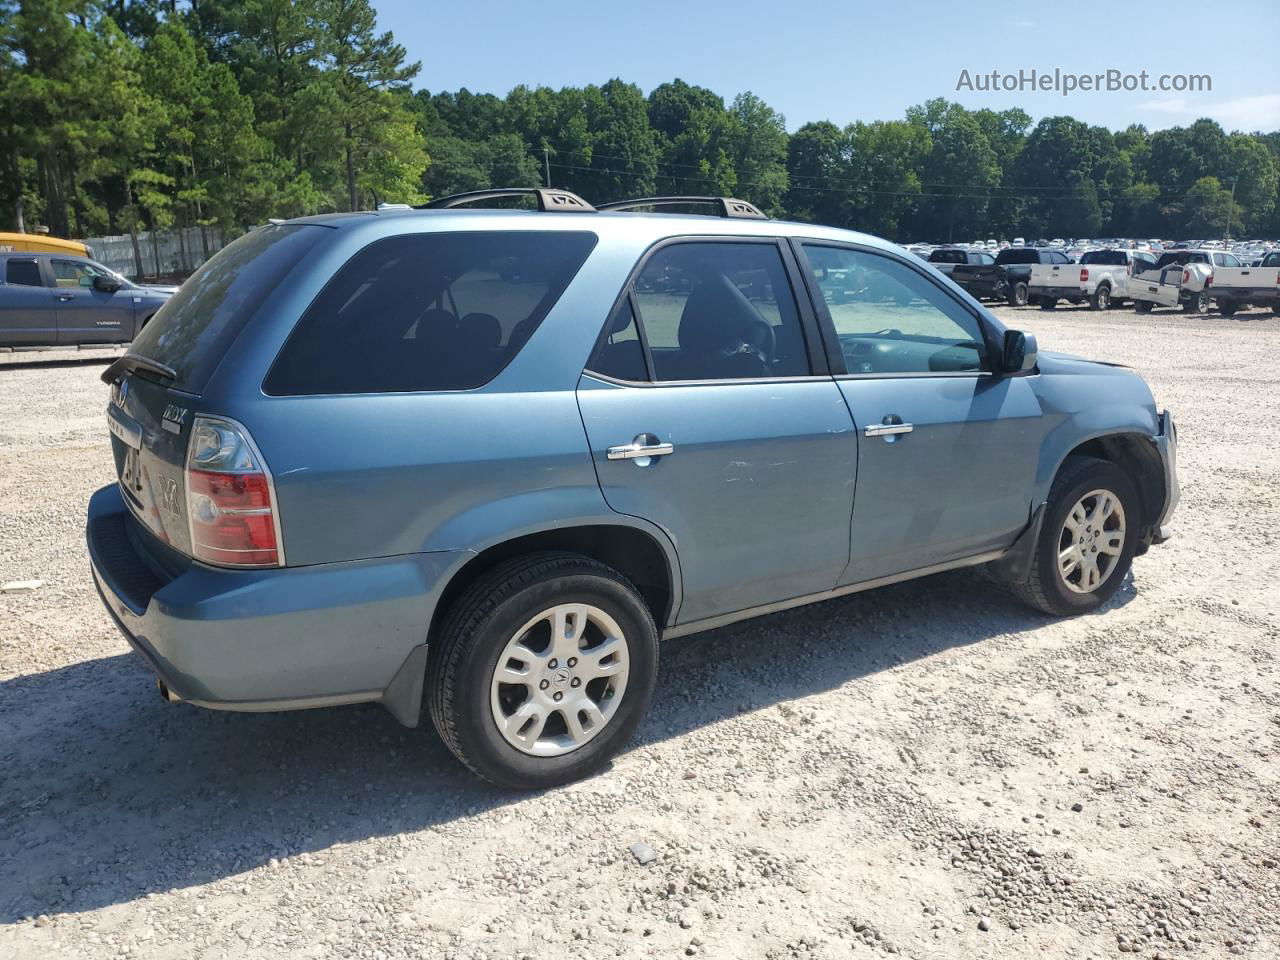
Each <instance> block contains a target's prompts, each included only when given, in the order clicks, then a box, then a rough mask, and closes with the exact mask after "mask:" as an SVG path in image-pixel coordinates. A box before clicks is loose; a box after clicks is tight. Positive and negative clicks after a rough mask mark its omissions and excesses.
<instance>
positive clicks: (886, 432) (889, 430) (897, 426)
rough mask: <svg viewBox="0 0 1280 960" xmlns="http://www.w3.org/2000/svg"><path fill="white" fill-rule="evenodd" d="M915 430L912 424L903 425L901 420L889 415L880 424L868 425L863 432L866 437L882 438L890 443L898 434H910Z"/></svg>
mask: <svg viewBox="0 0 1280 960" xmlns="http://www.w3.org/2000/svg"><path fill="white" fill-rule="evenodd" d="M914 429H915V425H914V424H910V423H903V422H902V418H901V417H899V416H896V415H890V416H887V417H885V418H884V420H883V421H881V422H880V423H869V424H867V429H866V431H865V433H866V435H867V436H868V437H884V438H885V439H886V440H888V441H889V442H890V443H892V442H893V438H894V437H896V436H897V435H898V434H900V433H910V432H911V431H912V430H914Z"/></svg>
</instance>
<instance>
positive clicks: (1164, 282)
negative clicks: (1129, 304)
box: [1130, 250, 1280, 316]
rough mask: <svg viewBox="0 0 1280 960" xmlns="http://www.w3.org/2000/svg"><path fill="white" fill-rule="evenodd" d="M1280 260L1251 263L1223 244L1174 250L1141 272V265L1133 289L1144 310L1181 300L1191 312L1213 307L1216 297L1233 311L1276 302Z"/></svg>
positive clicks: (1278, 299) (1226, 311) (1137, 306)
mask: <svg viewBox="0 0 1280 960" xmlns="http://www.w3.org/2000/svg"><path fill="white" fill-rule="evenodd" d="M1277 286H1280V265H1277V266H1273V267H1266V266H1263V267H1247V266H1245V265H1244V264H1243V263H1241V262H1240V259H1239V258H1238V257H1236V256H1235V255H1233V254H1230V253H1226V252H1224V251H1222V250H1170V251H1169V252H1167V253H1165V254H1162V255H1161V257H1160V259H1159V260H1158V261H1157V262H1156V265H1155V266H1154V267H1152V268H1150V269H1145V270H1143V271H1142V273H1141V275H1139V273H1138V271H1137V270H1136V269H1135V271H1134V276H1133V278H1132V282H1131V283H1130V289H1131V290H1132V296H1133V306H1134V309H1135V310H1137V311H1138V312H1139V313H1149V312H1150V311H1151V308H1152V307H1155V306H1165V307H1176V306H1181V307H1182V309H1183V310H1184V311H1186V312H1187V313H1208V312H1209V306H1210V304H1211V303H1212V301H1213V300H1217V301H1218V307H1219V309H1220V310H1221V311H1222V312H1223V313H1224V314H1225V315H1227V316H1231V314H1233V313H1235V312H1236V311H1237V310H1238V309H1240V307H1242V306H1245V305H1247V304H1251V303H1256V304H1259V305H1273V306H1274V305H1276V304H1277V303H1278V302H1280V297H1278V296H1277V293H1276V289H1277Z"/></svg>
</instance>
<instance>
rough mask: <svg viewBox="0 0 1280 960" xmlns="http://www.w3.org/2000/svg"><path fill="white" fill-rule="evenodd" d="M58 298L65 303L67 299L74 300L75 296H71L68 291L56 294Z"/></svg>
mask: <svg viewBox="0 0 1280 960" xmlns="http://www.w3.org/2000/svg"><path fill="white" fill-rule="evenodd" d="M58 299H59V300H61V301H62V302H63V303H66V302H67V301H68V300H74V299H75V297H73V296H72V295H71V294H69V293H60V294H58Z"/></svg>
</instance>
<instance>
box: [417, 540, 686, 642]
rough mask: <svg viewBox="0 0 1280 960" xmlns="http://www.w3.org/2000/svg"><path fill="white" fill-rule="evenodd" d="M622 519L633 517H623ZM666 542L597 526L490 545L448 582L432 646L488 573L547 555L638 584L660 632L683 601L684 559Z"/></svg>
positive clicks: (438, 608)
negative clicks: (594, 565)
mask: <svg viewBox="0 0 1280 960" xmlns="http://www.w3.org/2000/svg"><path fill="white" fill-rule="evenodd" d="M623 519H629V518H624V517H622V516H619V521H621V520H623ZM665 539H666V538H665V537H662V535H661V534H658V533H654V532H652V531H649V530H647V529H644V528H642V527H640V526H639V525H637V524H630V523H624V522H593V523H582V524H576V525H573V526H562V527H547V528H545V529H540V530H534V531H528V532H524V533H521V534H519V535H518V536H512V537H509V538H506V539H502V540H499V541H496V542H494V543H491V544H489V545H488V546H486V547H484V548H483V549H481V550H479V551H478V552H477V553H476V554H475V555H474V556H473V557H471V559H469V560H468V561H467V562H466V563H464V564H462V566H461V567H459V568H458V569H457V570H456V571H454V573H453V575H452V576H451V577H450V578H449V581H448V583H447V584H446V585H445V587H444V590H443V591H442V592H441V594H440V599H439V600H438V601H437V603H436V606H435V610H434V611H433V613H432V616H431V624H430V627H429V629H428V633H427V642H428V644H429V643H430V642H431V638H432V637H433V636H435V634H436V632H437V630H438V629H439V627H440V625H441V623H442V622H443V620H444V617H445V616H446V615H447V613H448V610H449V608H450V607H451V606H453V604H454V602H455V601H456V600H457V599H458V597H460V596H461V595H462V594H463V592H464V591H466V589H467V588H468V587H470V586H471V585H472V584H473V583H475V582H476V581H477V580H479V579H480V578H481V577H483V576H484V575H485V574H486V573H488V572H489V571H490V570H492V569H493V568H494V567H496V566H497V565H498V564H500V563H504V562H506V561H508V560H511V559H513V558H515V557H519V556H525V555H528V554H532V553H547V552H564V553H576V554H581V555H582V556H585V557H589V558H591V559H592V560H596V561H598V562H600V563H603V564H605V565H606V566H609V567H612V568H613V569H615V570H617V571H618V572H619V573H621V574H622V575H623V576H624V577H626V578H627V579H628V580H630V581H631V582H632V583H633V584H634V585H635V587H636V589H637V590H638V591H639V592H640V596H641V597H642V599H643V600H644V602H645V604H646V605H647V606H648V607H649V610H650V612H651V613H652V614H653V619H654V622H655V623H656V624H657V625H658V629H659V631H661V630H662V629H663V628H664V627H666V626H667V625H669V624H670V623H671V622H672V620H673V619H674V617H675V612H676V611H677V610H678V609H679V608H680V599H681V594H680V568H679V560H678V558H677V557H676V554H675V550H674V549H673V548H672V547H671V544H670V541H666V542H665V543H664V542H663V541H664V540H665Z"/></svg>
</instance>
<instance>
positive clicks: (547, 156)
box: [542, 143, 551, 187]
mask: <svg viewBox="0 0 1280 960" xmlns="http://www.w3.org/2000/svg"><path fill="white" fill-rule="evenodd" d="M542 167H543V170H545V171H546V173H545V178H546V181H547V186H548V187H550V186H551V151H550V150H548V149H547V145H546V144H545V143H544V144H543V145H542Z"/></svg>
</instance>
